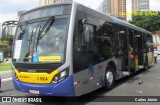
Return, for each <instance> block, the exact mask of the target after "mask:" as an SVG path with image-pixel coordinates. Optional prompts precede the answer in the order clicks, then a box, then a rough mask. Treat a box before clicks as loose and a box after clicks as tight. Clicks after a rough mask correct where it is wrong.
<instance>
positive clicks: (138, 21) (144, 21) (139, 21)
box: [129, 11, 160, 34]
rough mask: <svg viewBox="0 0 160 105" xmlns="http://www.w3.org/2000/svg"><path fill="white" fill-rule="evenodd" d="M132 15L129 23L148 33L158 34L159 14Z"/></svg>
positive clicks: (143, 13)
mask: <svg viewBox="0 0 160 105" xmlns="http://www.w3.org/2000/svg"><path fill="white" fill-rule="evenodd" d="M137 13H138V14H137V15H134V14H133V17H132V21H129V23H131V24H133V25H136V26H138V27H141V28H143V29H146V30H148V31H150V32H158V33H159V34H160V12H155V11H151V12H140V11H139V12H137Z"/></svg>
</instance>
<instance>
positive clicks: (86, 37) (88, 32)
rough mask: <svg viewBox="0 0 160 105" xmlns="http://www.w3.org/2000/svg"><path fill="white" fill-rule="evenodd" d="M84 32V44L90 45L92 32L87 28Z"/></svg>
mask: <svg viewBox="0 0 160 105" xmlns="http://www.w3.org/2000/svg"><path fill="white" fill-rule="evenodd" d="M83 32H84V34H83V35H84V36H83V38H84V39H83V42H84V44H88V43H89V37H90V30H89V28H88V27H85V28H84V31H83Z"/></svg>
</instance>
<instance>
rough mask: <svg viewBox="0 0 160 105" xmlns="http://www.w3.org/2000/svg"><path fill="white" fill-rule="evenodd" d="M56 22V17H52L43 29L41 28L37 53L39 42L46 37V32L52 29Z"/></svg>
mask: <svg viewBox="0 0 160 105" xmlns="http://www.w3.org/2000/svg"><path fill="white" fill-rule="evenodd" d="M54 20H55V17H54V16H50V17H49V18H48V20H47V21H46V23H45V24H44V25H43V27H42V28H41V26H40V28H39V31H38V36H37V43H36V51H37V46H38V44H39V40H41V39H42V38H43V37H44V36H45V34H46V32H47V31H48V30H49V29H50V27H51V26H52V24H53V23H54Z"/></svg>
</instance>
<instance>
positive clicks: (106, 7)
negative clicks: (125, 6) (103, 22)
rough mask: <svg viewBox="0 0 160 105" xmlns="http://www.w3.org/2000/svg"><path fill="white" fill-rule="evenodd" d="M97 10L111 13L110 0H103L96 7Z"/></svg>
mask: <svg viewBox="0 0 160 105" xmlns="http://www.w3.org/2000/svg"><path fill="white" fill-rule="evenodd" d="M98 11H101V12H103V13H105V14H110V13H111V0H103V1H102V3H101V4H100V5H99V7H98Z"/></svg>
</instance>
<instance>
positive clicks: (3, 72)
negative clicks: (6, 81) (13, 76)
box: [0, 70, 12, 75]
mask: <svg viewBox="0 0 160 105" xmlns="http://www.w3.org/2000/svg"><path fill="white" fill-rule="evenodd" d="M11 72H12V70H7V71H1V72H0V75H1V74H6V73H11Z"/></svg>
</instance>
